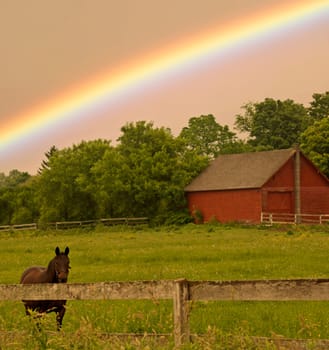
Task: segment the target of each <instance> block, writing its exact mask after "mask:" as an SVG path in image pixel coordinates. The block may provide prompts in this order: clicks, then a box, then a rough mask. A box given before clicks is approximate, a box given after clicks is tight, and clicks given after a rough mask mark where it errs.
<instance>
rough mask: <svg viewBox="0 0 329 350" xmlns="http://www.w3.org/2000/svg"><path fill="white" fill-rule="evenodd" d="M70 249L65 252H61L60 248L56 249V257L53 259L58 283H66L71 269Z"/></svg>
mask: <svg viewBox="0 0 329 350" xmlns="http://www.w3.org/2000/svg"><path fill="white" fill-rule="evenodd" d="M69 252H70V249H69V248H68V247H66V248H65V251H64V252H61V251H60V249H59V248H58V247H56V249H55V253H56V256H55V258H54V259H53V268H54V271H55V276H56V282H57V283H66V282H67V278H68V275H69V269H70V259H69V257H68V255H69Z"/></svg>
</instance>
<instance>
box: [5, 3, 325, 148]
mask: <svg viewBox="0 0 329 350" xmlns="http://www.w3.org/2000/svg"><path fill="white" fill-rule="evenodd" d="M327 11H329V0H325V1H311V2H307V1H298V2H296V3H295V4H294V5H292V4H290V5H289V4H287V5H281V6H279V7H276V8H271V9H269V10H267V11H266V12H261V13H257V14H255V15H254V16H252V17H248V18H244V19H243V18H242V19H241V18H240V19H239V21H238V22H235V23H231V24H229V25H228V24H226V25H225V26H224V27H218V28H215V29H214V28H213V29H211V30H209V31H206V32H203V33H199V34H196V35H194V36H193V37H189V38H188V39H185V40H183V41H181V42H177V43H175V44H172V45H170V46H168V47H165V48H162V49H161V50H158V51H156V52H152V53H150V54H149V55H145V56H144V57H141V58H140V59H137V60H136V59H134V61H133V62H127V63H126V64H124V65H122V66H121V67H118V68H117V69H116V70H111V71H106V72H102V74H100V75H98V76H95V77H94V78H92V79H90V80H88V81H85V82H82V83H81V84H80V85H79V86H77V87H71V88H70V89H68V90H66V91H63V92H62V93H61V94H59V95H58V96H55V97H54V98H53V99H51V100H49V101H46V102H44V103H41V104H40V105H38V106H36V107H34V108H31V109H30V110H26V111H24V112H23V113H20V114H18V115H15V116H11V117H10V118H8V119H7V120H8V122H7V124H5V123H2V127H1V130H0V150H1V149H2V150H3V149H5V148H7V147H8V146H9V145H13V144H15V143H18V142H19V140H21V139H22V138H24V137H26V136H28V135H29V134H31V133H35V132H37V131H40V130H42V129H44V128H47V127H50V126H51V125H53V124H54V123H56V124H57V123H59V122H60V121H63V120H65V119H67V118H70V119H72V118H81V116H82V115H84V114H85V113H90V112H92V111H93V109H94V108H97V107H99V106H100V105H107V104H108V103H109V102H110V101H112V102H113V103H115V101H116V98H117V97H118V96H120V95H124V94H126V93H127V92H129V91H131V90H132V89H133V88H136V87H140V86H141V85H142V84H146V83H147V82H149V81H152V80H153V81H158V79H159V77H164V79H165V75H167V73H170V72H176V71H178V72H179V71H180V70H184V69H185V67H186V66H189V65H194V64H199V63H200V62H201V64H202V60H203V59H205V58H209V57H211V56H212V55H214V56H216V55H220V54H222V53H223V52H225V50H230V49H232V48H235V47H240V46H241V45H244V44H247V45H248V42H249V41H252V40H254V39H258V38H260V39H261V38H262V37H263V36H267V35H269V34H271V33H276V32H277V31H279V30H286V29H287V28H288V27H289V26H290V25H292V26H293V25H296V24H298V25H299V24H300V23H304V22H305V21H309V20H314V19H315V18H316V17H317V16H318V15H322V14H323V13H324V12H325V13H327Z"/></svg>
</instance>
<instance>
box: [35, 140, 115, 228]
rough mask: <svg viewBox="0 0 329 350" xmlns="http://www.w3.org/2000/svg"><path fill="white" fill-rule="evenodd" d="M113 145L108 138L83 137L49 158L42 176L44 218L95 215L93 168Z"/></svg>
mask: <svg viewBox="0 0 329 350" xmlns="http://www.w3.org/2000/svg"><path fill="white" fill-rule="evenodd" d="M109 147H110V146H109V142H108V141H103V140H95V141H88V142H86V141H83V142H81V143H80V144H78V145H74V146H73V147H70V148H65V149H63V150H57V151H56V152H55V153H54V154H53V155H52V156H51V157H50V158H49V160H48V163H47V168H44V169H43V170H42V172H41V174H40V175H39V179H38V198H39V201H40V204H41V208H40V215H41V217H40V221H41V222H51V221H59V220H65V221H66V220H83V219H94V218H95V215H96V212H97V198H95V194H94V193H93V192H91V191H90V187H89V184H90V183H91V182H92V173H91V169H92V167H93V166H94V164H95V163H96V162H97V161H98V160H99V159H100V158H102V157H103V154H104V153H105V151H106V150H108V148H109Z"/></svg>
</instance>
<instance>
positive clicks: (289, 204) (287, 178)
mask: <svg viewBox="0 0 329 350" xmlns="http://www.w3.org/2000/svg"><path fill="white" fill-rule="evenodd" d="M262 211H264V212H268V213H294V212H295V202H294V161H293V158H291V159H289V160H288V161H287V162H286V164H284V165H283V167H282V168H281V169H280V170H279V171H278V172H277V173H275V174H274V175H273V176H272V177H271V178H270V179H269V180H268V181H267V183H266V184H265V185H264V186H263V187H262Z"/></svg>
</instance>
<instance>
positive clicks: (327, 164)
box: [301, 118, 329, 177]
mask: <svg viewBox="0 0 329 350" xmlns="http://www.w3.org/2000/svg"><path fill="white" fill-rule="evenodd" d="M301 149H302V150H303V151H304V152H305V154H306V155H307V156H308V157H309V158H310V159H311V160H312V162H313V163H314V164H315V165H316V166H317V167H318V168H319V169H320V170H321V171H322V172H323V173H324V174H325V175H326V176H328V177H329V118H322V119H320V120H318V121H316V122H314V124H313V125H311V126H309V127H308V128H307V129H306V130H305V131H304V133H303V134H302V135H301Z"/></svg>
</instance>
